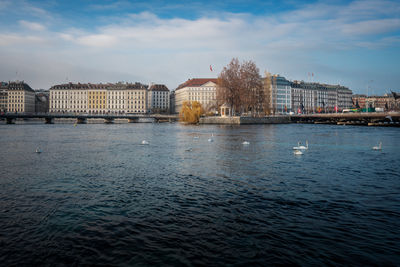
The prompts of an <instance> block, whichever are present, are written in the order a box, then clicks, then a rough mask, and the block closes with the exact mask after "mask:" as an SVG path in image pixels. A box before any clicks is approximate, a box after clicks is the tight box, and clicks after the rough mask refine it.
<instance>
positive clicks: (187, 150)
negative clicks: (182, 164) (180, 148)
mask: <svg viewBox="0 0 400 267" xmlns="http://www.w3.org/2000/svg"><path fill="white" fill-rule="evenodd" d="M192 150H193V148H191V147H189V148H188V149H185V151H186V152H192Z"/></svg>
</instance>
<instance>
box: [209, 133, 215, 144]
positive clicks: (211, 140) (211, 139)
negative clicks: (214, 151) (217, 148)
mask: <svg viewBox="0 0 400 267" xmlns="http://www.w3.org/2000/svg"><path fill="white" fill-rule="evenodd" d="M213 136H214V134H213V133H212V134H211V138H208V142H214V139H213Z"/></svg>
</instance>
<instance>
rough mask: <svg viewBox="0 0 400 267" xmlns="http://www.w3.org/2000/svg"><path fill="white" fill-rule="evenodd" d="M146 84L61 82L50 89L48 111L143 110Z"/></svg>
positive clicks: (89, 112)
mask: <svg viewBox="0 0 400 267" xmlns="http://www.w3.org/2000/svg"><path fill="white" fill-rule="evenodd" d="M146 97H147V86H146V85H143V84H141V83H116V84H111V83H108V84H91V83H88V84H81V83H77V84H73V83H68V84H61V85H55V86H53V87H51V88H50V112H56V113H61V112H64V113H88V114H126V113H146V111H147V103H146Z"/></svg>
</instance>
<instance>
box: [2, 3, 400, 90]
mask: <svg viewBox="0 0 400 267" xmlns="http://www.w3.org/2000/svg"><path fill="white" fill-rule="evenodd" d="M0 14H1V16H0V80H3V81H10V80H16V79H18V80H24V81H26V82H27V83H28V84H30V85H31V87H33V88H43V89H48V88H49V87H50V86H51V85H54V84H60V83H64V82H91V83H98V82H103V83H104V82H117V81H128V82H136V81H138V82H142V83H150V82H155V83H164V84H166V85H167V86H168V87H169V88H170V89H175V88H176V87H177V86H178V85H179V84H180V83H182V82H184V81H186V80H187V79H189V78H194V77H210V78H212V77H217V76H218V74H219V72H220V71H221V70H222V68H223V67H224V66H226V65H227V64H228V63H229V62H230V60H231V59H232V58H233V57H237V58H239V60H241V61H242V60H252V61H254V62H255V63H256V64H257V66H258V67H259V68H260V72H261V73H264V71H269V72H271V73H274V74H280V75H283V76H285V77H286V78H288V79H290V80H305V81H316V82H323V83H332V84H342V85H345V86H348V87H349V88H350V89H352V90H353V91H354V93H367V87H368V88H369V92H368V93H369V94H384V93H387V92H390V90H393V91H400V1H398V0H393V1H390V0H388V1H386V0H361V1H340V0H339V1H308V2H305V1H296V0H285V1H257V0H244V1H241V0H230V1H217V0H214V1H193V2H188V1H158V0H148V1H124V0H121V1H118V0H102V1H91V0H82V1H74V0H70V1H61V0H60V1H57V0H43V1H29V0H0ZM210 65H212V68H213V71H212V72H211V71H210ZM310 73H313V74H314V76H312V75H309V74H310Z"/></svg>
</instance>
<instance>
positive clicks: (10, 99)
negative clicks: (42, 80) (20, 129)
mask: <svg viewBox="0 0 400 267" xmlns="http://www.w3.org/2000/svg"><path fill="white" fill-rule="evenodd" d="M7 112H16V113H34V112H35V91H34V90H33V89H32V88H31V87H30V86H29V85H28V84H26V83H25V82H20V81H16V82H10V83H8V84H7Z"/></svg>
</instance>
